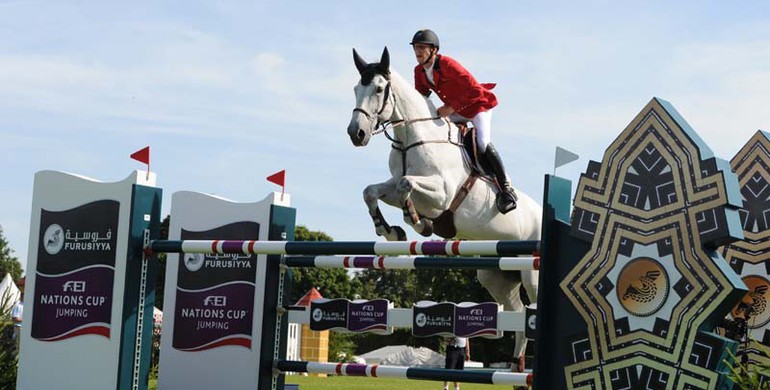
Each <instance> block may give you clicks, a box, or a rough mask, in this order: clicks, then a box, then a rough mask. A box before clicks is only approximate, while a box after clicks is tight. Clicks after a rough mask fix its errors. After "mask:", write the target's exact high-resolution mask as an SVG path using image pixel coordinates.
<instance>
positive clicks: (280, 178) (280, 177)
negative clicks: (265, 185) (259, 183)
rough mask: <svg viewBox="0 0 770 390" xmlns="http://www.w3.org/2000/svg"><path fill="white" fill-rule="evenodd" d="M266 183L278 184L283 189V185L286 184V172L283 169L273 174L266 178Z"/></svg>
mask: <svg viewBox="0 0 770 390" xmlns="http://www.w3.org/2000/svg"><path fill="white" fill-rule="evenodd" d="M267 181H269V182H271V183H275V184H278V185H279V186H281V187H283V186H284V183H285V182H286V170H285V169H284V170H282V171H281V172H278V173H274V174H272V175H270V176H268V177H267Z"/></svg>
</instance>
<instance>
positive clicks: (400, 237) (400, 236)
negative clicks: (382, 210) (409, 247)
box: [391, 226, 406, 241]
mask: <svg viewBox="0 0 770 390" xmlns="http://www.w3.org/2000/svg"><path fill="white" fill-rule="evenodd" d="M391 229H393V231H394V232H396V241H406V232H405V231H404V229H401V226H391Z"/></svg>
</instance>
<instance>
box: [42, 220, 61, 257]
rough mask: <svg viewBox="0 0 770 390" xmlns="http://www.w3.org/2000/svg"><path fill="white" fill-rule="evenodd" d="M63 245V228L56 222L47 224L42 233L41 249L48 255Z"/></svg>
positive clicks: (59, 249) (53, 253)
mask: <svg viewBox="0 0 770 390" xmlns="http://www.w3.org/2000/svg"><path fill="white" fill-rule="evenodd" d="M63 246H64V229H63V228H62V227H61V226H59V225H58V224H55V223H54V224H52V225H49V226H48V228H46V229H45V233H43V249H45V251H46V252H48V254H49V255H55V254H57V253H59V251H61V248H62V247H63Z"/></svg>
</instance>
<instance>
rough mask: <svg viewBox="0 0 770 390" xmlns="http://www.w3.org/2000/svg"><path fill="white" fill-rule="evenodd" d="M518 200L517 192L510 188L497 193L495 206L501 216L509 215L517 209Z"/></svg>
mask: <svg viewBox="0 0 770 390" xmlns="http://www.w3.org/2000/svg"><path fill="white" fill-rule="evenodd" d="M517 200H518V196H516V192H514V191H513V188H511V187H508V188H506V190H504V191H500V192H498V193H497V197H496V198H495V205H496V206H497V210H498V211H500V213H501V214H507V213H508V212H509V211H511V210H515V209H516V206H517V204H516V201H517Z"/></svg>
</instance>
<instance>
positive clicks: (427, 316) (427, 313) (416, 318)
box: [412, 302, 455, 337]
mask: <svg viewBox="0 0 770 390" xmlns="http://www.w3.org/2000/svg"><path fill="white" fill-rule="evenodd" d="M412 316H413V317H412V334H413V335H415V336H417V337H428V336H438V335H442V336H445V335H452V334H454V319H455V304H454V303H451V302H444V303H429V304H424V305H423V304H419V303H418V304H416V305H415V306H414V307H413V308H412Z"/></svg>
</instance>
